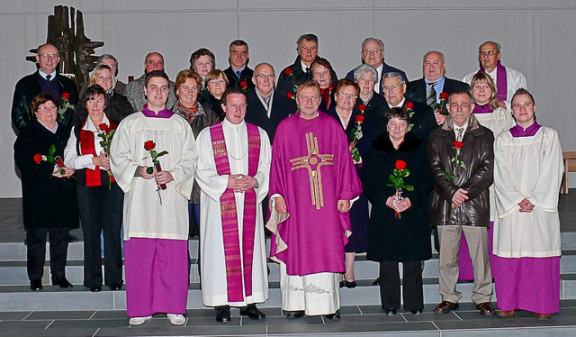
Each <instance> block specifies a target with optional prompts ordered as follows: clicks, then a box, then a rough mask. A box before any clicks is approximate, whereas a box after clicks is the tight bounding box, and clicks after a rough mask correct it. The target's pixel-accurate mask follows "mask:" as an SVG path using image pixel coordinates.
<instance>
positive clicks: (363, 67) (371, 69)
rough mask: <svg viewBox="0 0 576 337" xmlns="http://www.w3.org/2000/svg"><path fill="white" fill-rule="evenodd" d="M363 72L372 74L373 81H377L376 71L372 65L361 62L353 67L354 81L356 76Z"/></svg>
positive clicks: (356, 78) (356, 79)
mask: <svg viewBox="0 0 576 337" xmlns="http://www.w3.org/2000/svg"><path fill="white" fill-rule="evenodd" d="M364 73H370V74H372V76H374V83H378V72H377V71H376V69H374V67H372V66H369V65H367V64H361V65H359V66H358V67H356V68H354V81H358V78H359V77H360V76H361V75H362V74H364Z"/></svg>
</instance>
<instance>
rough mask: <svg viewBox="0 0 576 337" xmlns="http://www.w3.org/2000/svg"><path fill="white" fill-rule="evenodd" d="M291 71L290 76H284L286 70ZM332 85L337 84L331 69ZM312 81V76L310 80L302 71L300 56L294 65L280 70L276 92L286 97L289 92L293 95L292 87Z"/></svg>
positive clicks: (336, 78) (336, 77) (334, 73)
mask: <svg viewBox="0 0 576 337" xmlns="http://www.w3.org/2000/svg"><path fill="white" fill-rule="evenodd" d="M288 68H290V69H292V75H286V73H285V72H286V69H288ZM331 77H332V84H333V85H336V82H338V76H336V72H334V69H332V74H331ZM308 79H312V74H310V78H307V77H306V73H305V72H304V71H303V70H302V63H301V62H300V56H298V57H296V61H294V64H292V65H290V66H288V67H286V68H284V69H282V72H281V73H280V76H278V83H277V84H276V90H278V91H279V92H280V93H281V94H282V95H283V96H286V95H287V94H288V93H289V92H291V93H293V94H295V91H294V86H295V85H300V84H301V83H302V82H304V81H305V80H308Z"/></svg>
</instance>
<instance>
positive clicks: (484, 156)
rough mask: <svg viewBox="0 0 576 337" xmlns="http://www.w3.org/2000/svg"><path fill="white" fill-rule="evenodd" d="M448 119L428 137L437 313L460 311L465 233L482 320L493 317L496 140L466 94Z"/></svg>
mask: <svg viewBox="0 0 576 337" xmlns="http://www.w3.org/2000/svg"><path fill="white" fill-rule="evenodd" d="M447 109H448V111H449V112H450V116H448V118H447V119H446V121H445V122H444V124H442V127H440V128H438V129H435V130H433V131H432V132H431V133H430V137H429V143H428V157H429V159H430V164H431V167H432V171H433V174H434V192H433V195H432V208H431V212H430V214H431V218H432V225H433V226H437V228H438V234H439V237H440V259H439V270H440V279H439V286H440V295H441V296H442V303H440V304H439V305H438V306H437V307H436V308H434V312H437V313H448V312H450V311H451V310H452V309H457V308H458V300H459V299H460V298H461V297H462V293H460V292H459V291H457V290H456V282H457V281H458V273H459V269H458V250H459V247H460V237H461V233H462V231H464V235H465V237H466V241H467V242H468V247H469V250H470V258H471V259H472V264H473V267H474V290H473V294H472V300H473V301H474V303H476V308H477V309H478V310H479V311H480V313H481V314H483V315H486V316H488V315H493V314H494V308H493V307H492V305H491V304H490V300H491V297H492V273H491V270H490V261H489V255H488V233H487V229H488V225H489V223H490V203H489V194H488V187H489V186H490V185H491V184H492V181H493V169H494V150H493V143H494V135H493V134H492V132H491V131H490V130H488V129H487V128H485V127H483V126H481V125H480V123H478V120H477V119H476V117H474V115H473V114H472V111H473V110H474V101H473V98H472V96H471V95H470V93H469V92H468V91H463V90H459V91H455V92H453V93H452V94H451V95H450V98H449V101H448V104H447Z"/></svg>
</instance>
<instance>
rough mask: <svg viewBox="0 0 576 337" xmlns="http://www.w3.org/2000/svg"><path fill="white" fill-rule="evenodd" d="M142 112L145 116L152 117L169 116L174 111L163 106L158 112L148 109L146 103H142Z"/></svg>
mask: <svg viewBox="0 0 576 337" xmlns="http://www.w3.org/2000/svg"><path fill="white" fill-rule="evenodd" d="M142 114H143V115H144V116H146V117H152V118H170V117H172V115H173V114H174V112H172V111H170V110H168V109H166V108H164V109H163V110H160V111H158V113H156V112H154V111H152V110H150V109H148V103H146V104H144V108H143V109H142Z"/></svg>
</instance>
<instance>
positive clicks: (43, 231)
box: [25, 227, 70, 280]
mask: <svg viewBox="0 0 576 337" xmlns="http://www.w3.org/2000/svg"><path fill="white" fill-rule="evenodd" d="M69 231H70V228H68V227H50V228H48V227H42V228H28V229H27V230H26V242H25V243H26V246H27V247H28V249H27V252H26V255H27V270H28V278H29V279H30V280H40V279H42V275H43V274H44V261H45V260H46V236H47V235H48V236H49V240H50V273H52V276H54V277H56V278H62V277H65V276H66V258H67V256H68V232H69Z"/></svg>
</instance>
